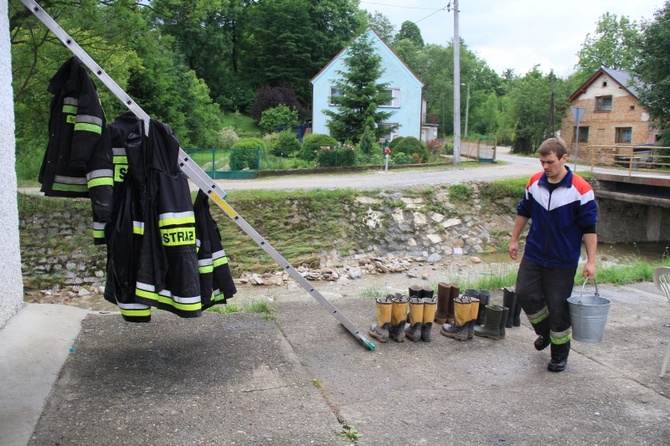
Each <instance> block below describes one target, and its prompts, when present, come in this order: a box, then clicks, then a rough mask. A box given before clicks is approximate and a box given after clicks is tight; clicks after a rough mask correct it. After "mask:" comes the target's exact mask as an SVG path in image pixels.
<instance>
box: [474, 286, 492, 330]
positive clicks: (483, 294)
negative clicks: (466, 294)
mask: <svg viewBox="0 0 670 446" xmlns="http://www.w3.org/2000/svg"><path fill="white" fill-rule="evenodd" d="M490 303H491V292H490V291H487V290H479V311H478V313H477V325H484V323H485V322H486V306H487V305H488V304H490Z"/></svg>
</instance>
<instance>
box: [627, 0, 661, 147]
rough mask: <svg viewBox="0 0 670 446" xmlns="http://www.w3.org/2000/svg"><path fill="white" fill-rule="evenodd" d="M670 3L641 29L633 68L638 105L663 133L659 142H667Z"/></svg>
mask: <svg viewBox="0 0 670 446" xmlns="http://www.w3.org/2000/svg"><path fill="white" fill-rule="evenodd" d="M669 45H670V3H668V2H666V3H665V6H664V7H663V8H662V9H660V10H658V11H656V13H655V14H654V19H653V20H652V21H650V22H649V23H647V24H646V25H645V26H644V27H643V30H642V38H641V46H640V58H639V59H638V62H637V64H636V65H635V67H634V68H633V73H634V75H635V76H636V77H637V78H638V80H639V81H640V82H639V83H638V84H637V85H636V87H637V90H638V93H639V96H640V102H641V103H642V105H644V106H645V107H646V108H647V111H648V112H649V115H650V117H651V118H652V120H653V121H654V123H655V124H656V125H657V126H658V128H659V129H660V130H661V132H662V136H661V140H662V141H663V143H664V144H668V143H670V138H669V134H670V132H669V131H670V52H668V46H669Z"/></svg>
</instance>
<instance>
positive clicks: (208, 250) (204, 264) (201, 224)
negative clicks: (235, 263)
mask: <svg viewBox="0 0 670 446" xmlns="http://www.w3.org/2000/svg"><path fill="white" fill-rule="evenodd" d="M193 212H194V213H195V238H196V246H197V249H198V272H199V274H200V296H201V298H202V309H203V310H204V309H207V308H209V307H211V306H213V305H216V304H225V303H227V299H230V298H231V297H233V295H234V294H235V293H236V292H237V290H236V288H235V282H233V276H232V274H231V273H230V266H229V265H228V257H227V256H226V251H224V249H223V245H222V244H221V233H220V232H219V227H218V226H217V225H216V222H215V221H214V219H213V218H212V215H211V214H210V211H209V197H208V196H207V194H206V193H204V192H203V191H202V190H200V191H198V195H197V197H196V198H195V203H193Z"/></svg>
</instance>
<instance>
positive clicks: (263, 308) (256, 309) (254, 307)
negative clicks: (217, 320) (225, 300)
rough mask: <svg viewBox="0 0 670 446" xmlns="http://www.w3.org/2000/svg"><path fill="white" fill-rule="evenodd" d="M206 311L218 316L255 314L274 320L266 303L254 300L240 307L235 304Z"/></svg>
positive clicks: (214, 307)
mask: <svg viewBox="0 0 670 446" xmlns="http://www.w3.org/2000/svg"><path fill="white" fill-rule="evenodd" d="M207 311H211V312H212V313H219V314H232V313H257V314H261V315H262V316H263V317H264V318H265V319H267V320H274V315H273V313H272V307H271V306H270V304H269V303H268V302H267V301H264V300H254V301H251V302H247V303H244V304H242V305H237V304H226V305H214V306H213V307H210V308H209V309H208V310H207Z"/></svg>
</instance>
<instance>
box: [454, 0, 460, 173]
mask: <svg viewBox="0 0 670 446" xmlns="http://www.w3.org/2000/svg"><path fill="white" fill-rule="evenodd" d="M460 163H461V39H460V37H459V36H458V0H454V164H456V165H458V164H460Z"/></svg>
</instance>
